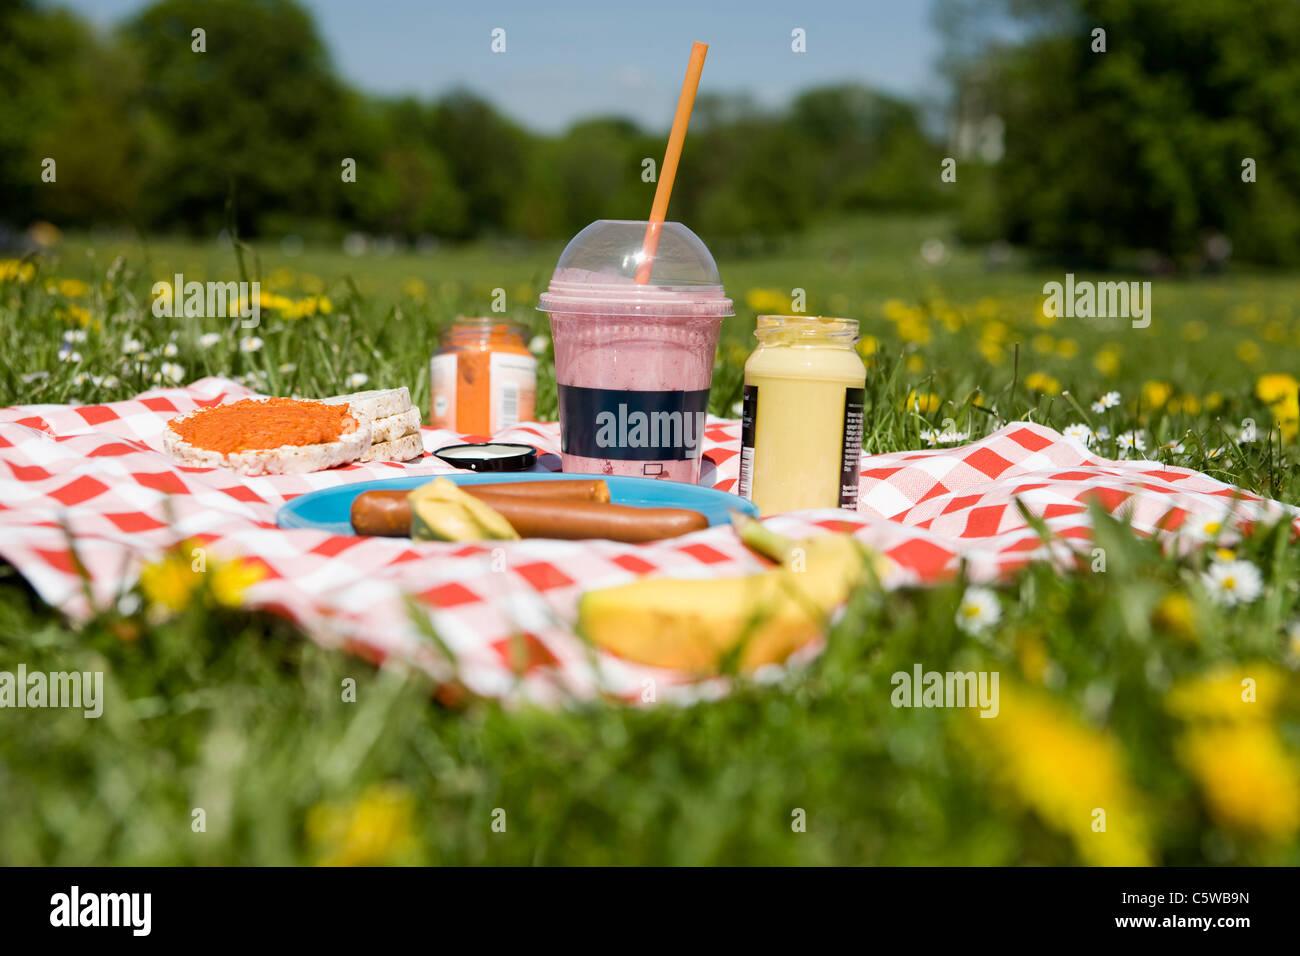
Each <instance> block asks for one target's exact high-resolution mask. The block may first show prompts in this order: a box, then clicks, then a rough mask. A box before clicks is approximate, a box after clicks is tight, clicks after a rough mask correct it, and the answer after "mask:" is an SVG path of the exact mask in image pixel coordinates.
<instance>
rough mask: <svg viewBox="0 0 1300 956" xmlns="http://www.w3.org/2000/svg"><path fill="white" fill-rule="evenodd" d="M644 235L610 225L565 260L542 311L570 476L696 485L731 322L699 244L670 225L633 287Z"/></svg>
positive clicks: (630, 224) (577, 242)
mask: <svg viewBox="0 0 1300 956" xmlns="http://www.w3.org/2000/svg"><path fill="white" fill-rule="evenodd" d="M646 225H647V224H646V223H645V222H639V221H636V220H611V219H602V220H599V221H597V222H594V223H592V224H591V225H590V226H588V227H587V228H586V229H584V230H582V232H580V233H578V235H576V236H575V237H574V238H573V240H572V241H570V243H569V244H568V246H567V247H566V248H565V250H564V252H563V253H562V254H561V255H560V261H559V263H558V264H557V265H556V267H555V273H554V275H553V276H552V277H551V282H550V286H549V287H548V289H547V291H546V292H544V293H542V296H541V300H540V302H539V304H538V308H539V309H541V310H542V311H544V312H547V313H548V314H549V316H550V321H551V336H552V338H553V339H554V342H555V378H556V386H557V388H556V391H557V393H558V398H559V408H560V447H561V458H562V460H563V468H564V470H565V471H566V472H582V473H590V474H604V475H637V476H642V477H649V478H666V479H668V480H670V481H684V482H689V483H692V484H694V483H696V482H698V481H699V477H700V455H701V453H702V451H703V439H704V426H705V417H706V415H707V413H708V405H709V385H710V383H711V381H712V378H713V356H714V353H715V351H716V350H717V346H718V329H719V327H720V326H721V324H722V320H723V318H724V317H726V316H729V315H733V314H734V313H733V312H732V308H731V305H732V303H731V300H730V299H728V298H727V297H726V296H725V295H724V294H723V290H722V282H721V279H720V278H719V276H718V267H717V264H716V263H715V262H714V261H713V256H711V255H710V254H709V250H708V249H707V248H706V247H705V245H704V243H703V242H701V241H700V238H699V237H698V236H696V235H695V233H693V232H691V230H689V229H687V228H686V227H685V226H683V225H682V224H681V223H678V222H666V223H664V224H663V227H662V230H661V233H660V237H659V244H658V248H657V250H656V251H655V255H654V263H653V269H652V271H651V273H650V280H649V282H647V283H645V284H640V283H637V282H636V281H635V276H636V271H637V267H638V266H639V265H640V263H641V262H642V261H643V252H642V242H643V240H644V238H645V234H646Z"/></svg>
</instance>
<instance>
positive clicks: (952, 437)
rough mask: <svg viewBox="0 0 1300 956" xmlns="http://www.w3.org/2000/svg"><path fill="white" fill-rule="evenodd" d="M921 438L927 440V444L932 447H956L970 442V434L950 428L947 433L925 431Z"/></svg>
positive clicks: (933, 429) (931, 430)
mask: <svg viewBox="0 0 1300 956" xmlns="http://www.w3.org/2000/svg"><path fill="white" fill-rule="evenodd" d="M921 437H922V438H923V439H925V443H926V444H927V445H930V446H934V445H956V444H958V443H959V442H964V441H969V440H970V432H959V431H957V429H955V428H949V429H948V430H947V431H939V430H938V429H935V428H927V429H925V431H923V432H921Z"/></svg>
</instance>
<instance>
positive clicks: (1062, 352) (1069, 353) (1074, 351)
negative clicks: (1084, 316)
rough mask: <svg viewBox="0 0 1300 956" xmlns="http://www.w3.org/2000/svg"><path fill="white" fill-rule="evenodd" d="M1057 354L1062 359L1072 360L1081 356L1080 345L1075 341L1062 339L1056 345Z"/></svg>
mask: <svg viewBox="0 0 1300 956" xmlns="http://www.w3.org/2000/svg"><path fill="white" fill-rule="evenodd" d="M1056 354H1057V355H1059V356H1060V357H1061V358H1066V359H1072V358H1074V357H1075V356H1077V355H1078V354H1079V343H1078V342H1076V341H1075V340H1074V339H1061V340H1060V341H1059V342H1057V343H1056Z"/></svg>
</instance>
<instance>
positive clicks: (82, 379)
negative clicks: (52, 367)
mask: <svg viewBox="0 0 1300 956" xmlns="http://www.w3.org/2000/svg"><path fill="white" fill-rule="evenodd" d="M89 381H90V376H89V375H87V374H86V373H85V372H78V373H77V374H76V375H74V376H73V377H72V384H73V385H76V386H78V387H80V386H82V385H85V384H86V383H87V382H89Z"/></svg>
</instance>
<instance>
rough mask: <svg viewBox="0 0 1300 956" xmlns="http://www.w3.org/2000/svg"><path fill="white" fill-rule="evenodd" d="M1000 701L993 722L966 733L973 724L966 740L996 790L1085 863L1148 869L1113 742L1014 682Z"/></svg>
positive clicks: (1145, 839) (1144, 840) (1142, 821)
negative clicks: (985, 764)
mask: <svg viewBox="0 0 1300 956" xmlns="http://www.w3.org/2000/svg"><path fill="white" fill-rule="evenodd" d="M998 696H999V705H1000V709H999V713H998V716H997V717H994V718H992V719H982V718H979V717H974V718H973V719H972V720H971V721H969V723H968V727H969V725H971V724H973V725H974V727H973V729H972V730H971V731H970V733H971V735H972V737H973V738H974V740H975V742H976V744H977V750H978V752H980V753H982V754H984V755H985V756H986V757H987V759H988V760H989V762H990V764H991V766H992V767H993V771H994V774H995V776H996V779H998V780H999V782H1000V783H1001V785H1002V786H1004V787H1006V788H1007V789H1009V790H1010V791H1011V792H1012V793H1013V794H1014V795H1015V796H1016V797H1017V799H1018V800H1019V801H1020V802H1021V803H1023V804H1024V805H1025V806H1026V807H1028V808H1029V809H1030V810H1031V811H1032V812H1033V813H1034V814H1035V815H1036V816H1038V817H1039V818H1040V819H1041V820H1042V821H1043V822H1044V823H1046V824H1047V825H1048V826H1050V827H1052V828H1053V829H1055V830H1057V831H1059V832H1061V833H1064V834H1065V835H1067V836H1068V837H1069V838H1070V840H1071V841H1072V842H1073V844H1074V846H1075V849H1076V851H1077V852H1078V854H1079V856H1080V858H1081V859H1082V860H1083V862H1085V863H1087V864H1090V865H1093V866H1145V865H1149V864H1150V863H1151V862H1152V854H1151V849H1150V837H1149V832H1148V826H1147V822H1146V818H1145V814H1144V813H1143V811H1142V810H1141V808H1140V806H1139V803H1138V798H1137V794H1136V792H1135V791H1134V789H1133V787H1132V786H1131V784H1130V783H1129V781H1128V778H1127V775H1126V773H1125V770H1124V762H1123V757H1122V753H1121V750H1120V747H1119V746H1118V744H1117V743H1116V741H1115V739H1114V738H1113V737H1112V736H1111V735H1110V734H1108V733H1106V732H1105V731H1101V730H1096V729H1094V728H1092V727H1089V726H1087V725H1085V724H1083V723H1082V722H1080V721H1079V720H1078V719H1077V718H1075V717H1074V716H1073V715H1072V714H1070V713H1069V712H1068V711H1067V710H1065V709H1064V708H1063V707H1062V706H1061V705H1060V704H1059V703H1057V702H1056V701H1054V700H1052V699H1051V698H1048V697H1046V696H1043V695H1041V694H1040V693H1039V692H1036V691H1032V690H1029V689H1027V688H1022V687H1020V686H1018V685H1016V684H1015V683H1013V682H1011V681H1002V686H1001V688H1000V692H999V695H998ZM1098 811H1101V813H1098ZM1103 814H1104V815H1103Z"/></svg>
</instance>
